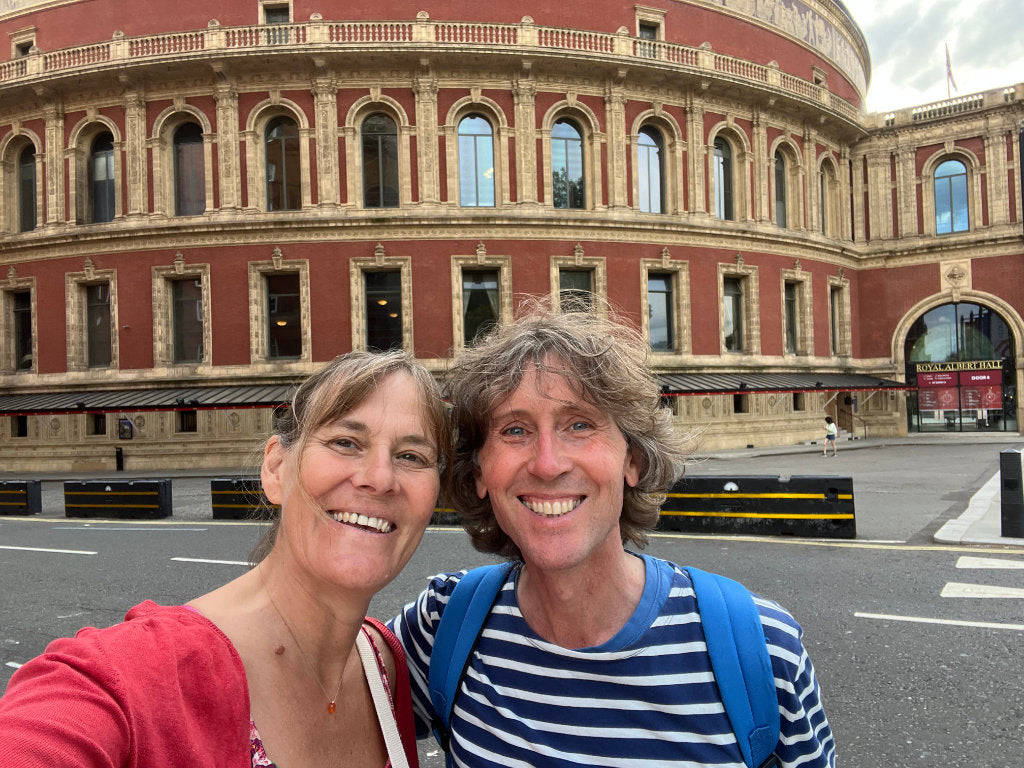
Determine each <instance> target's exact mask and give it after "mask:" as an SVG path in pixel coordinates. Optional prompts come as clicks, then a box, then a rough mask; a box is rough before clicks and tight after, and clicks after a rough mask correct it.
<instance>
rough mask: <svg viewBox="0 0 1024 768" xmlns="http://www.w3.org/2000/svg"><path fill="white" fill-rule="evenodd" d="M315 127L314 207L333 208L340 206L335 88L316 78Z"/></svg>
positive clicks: (329, 81)
mask: <svg viewBox="0 0 1024 768" xmlns="http://www.w3.org/2000/svg"><path fill="white" fill-rule="evenodd" d="M313 111H314V113H315V119H316V126H315V129H314V130H315V133H314V135H315V137H316V177H317V189H318V194H319V198H318V201H317V202H318V203H319V205H320V206H321V207H323V206H337V205H338V204H339V203H340V202H341V192H340V181H339V176H338V85H337V83H336V82H335V81H334V80H333V79H330V78H317V80H316V82H315V84H314V85H313Z"/></svg>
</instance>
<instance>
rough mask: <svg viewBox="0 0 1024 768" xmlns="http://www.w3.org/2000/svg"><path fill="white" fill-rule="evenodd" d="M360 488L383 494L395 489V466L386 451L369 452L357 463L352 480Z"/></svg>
mask: <svg viewBox="0 0 1024 768" xmlns="http://www.w3.org/2000/svg"><path fill="white" fill-rule="evenodd" d="M353 479H354V481H355V484H356V485H357V486H358V487H360V488H365V489H367V490H370V491H373V492H375V493H385V492H387V491H390V490H393V489H394V487H395V465H394V463H393V462H392V461H391V454H390V452H388V451H370V452H368V453H367V454H366V455H365V456H363V458H362V461H360V462H359V469H358V470H357V472H356V475H355V477H354V478H353Z"/></svg>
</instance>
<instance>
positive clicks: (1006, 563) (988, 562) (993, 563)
mask: <svg viewBox="0 0 1024 768" xmlns="http://www.w3.org/2000/svg"><path fill="white" fill-rule="evenodd" d="M956 567H957V568H978V569H1007V570H1013V569H1017V568H1019V569H1022V570H1024V560H1002V559H1000V558H997V557H970V556H968V555H964V556H963V557H961V558H960V559H959V560H957V561H956Z"/></svg>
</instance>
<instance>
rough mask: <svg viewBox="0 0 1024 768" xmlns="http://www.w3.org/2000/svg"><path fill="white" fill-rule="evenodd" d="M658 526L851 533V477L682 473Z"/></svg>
mask: <svg viewBox="0 0 1024 768" xmlns="http://www.w3.org/2000/svg"><path fill="white" fill-rule="evenodd" d="M658 528H659V530H665V531H686V532H688V533H748V534H789V535H793V536H810V537H821V538H834V539H853V538H856V536H857V526H856V520H855V517H854V507H853V478H851V477H819V476H812V475H803V476H798V475H794V476H793V477H790V478H788V479H786V478H783V477H766V476H736V475H703V476H686V477H684V478H683V479H682V480H681V481H680V482H678V483H677V484H676V485H675V486H673V488H672V490H671V491H669V493H668V498H667V499H666V500H665V504H664V506H663V507H662V509H661V520H660V523H659V526H658Z"/></svg>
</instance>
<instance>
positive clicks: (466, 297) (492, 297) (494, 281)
mask: <svg viewBox="0 0 1024 768" xmlns="http://www.w3.org/2000/svg"><path fill="white" fill-rule="evenodd" d="M498 312H499V304H498V270H496V269H464V270H462V328H463V341H464V342H465V344H466V346H469V345H470V344H472V343H473V340H474V339H476V337H477V336H478V335H480V334H482V333H486V332H487V331H488V330H490V329H491V328H492V327H494V325H495V324H496V323H497V322H498Z"/></svg>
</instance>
